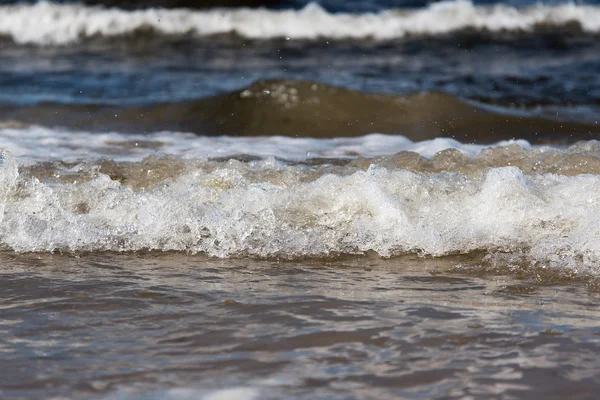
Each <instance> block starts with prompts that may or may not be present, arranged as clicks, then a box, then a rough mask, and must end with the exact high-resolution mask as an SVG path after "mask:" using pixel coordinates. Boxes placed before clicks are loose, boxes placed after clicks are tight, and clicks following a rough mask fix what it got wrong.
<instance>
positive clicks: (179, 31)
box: [0, 0, 600, 45]
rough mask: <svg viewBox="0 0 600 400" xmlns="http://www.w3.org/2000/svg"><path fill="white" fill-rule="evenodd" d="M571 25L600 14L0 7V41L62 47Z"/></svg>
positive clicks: (541, 9) (540, 8)
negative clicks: (98, 40) (149, 39)
mask: <svg viewBox="0 0 600 400" xmlns="http://www.w3.org/2000/svg"><path fill="white" fill-rule="evenodd" d="M573 22H574V23H578V24H579V25H580V26H581V28H582V30H583V31H585V32H589V33H597V32H599V31H600V7H598V6H591V5H577V4H574V3H568V4H563V5H554V6H545V5H537V6H534V7H530V8H524V9H517V8H514V7H510V6H506V5H496V6H493V7H479V6H474V5H473V4H472V3H471V2H469V1H465V0H455V1H446V2H441V3H435V4H432V5H430V6H429V7H427V8H424V9H419V10H413V11H400V10H388V11H384V12H381V13H369V14H343V13H336V14H332V13H328V12H327V11H325V10H324V9H323V8H321V7H320V6H318V5H316V4H309V5H308V6H306V7H305V8H304V9H302V10H298V11H294V10H280V11H271V10H265V9H257V10H248V9H246V10H241V9H237V10H224V9H221V10H208V11H190V10H182V9H179V10H177V9H174V10H163V9H146V10H137V11H123V10H118V9H105V8H100V7H86V6H82V5H73V4H59V3H52V2H40V3H36V4H33V5H30V4H18V5H5V6H1V7H0V35H4V36H9V37H11V38H12V39H13V40H14V41H15V42H17V43H34V44H40V45H57V44H58V45H60V44H67V43H73V42H77V41H80V40H83V39H86V38H91V37H96V36H105V37H108V36H121V35H127V34H131V33H133V32H135V31H139V30H148V29H151V30H153V31H155V32H158V33H161V34H165V35H188V34H189V35H195V36H207V35H215V34H224V33H237V34H239V35H241V36H243V37H247V38H253V39H269V38H284V37H287V38H291V39H314V38H319V37H321V38H331V39H341V38H374V39H394V38H402V37H405V36H407V35H443V34H447V33H450V32H453V31H457V30H462V29H477V30H488V31H493V32H498V31H531V30H533V29H535V28H536V27H537V26H539V25H545V26H563V25H565V24H569V23H573Z"/></svg>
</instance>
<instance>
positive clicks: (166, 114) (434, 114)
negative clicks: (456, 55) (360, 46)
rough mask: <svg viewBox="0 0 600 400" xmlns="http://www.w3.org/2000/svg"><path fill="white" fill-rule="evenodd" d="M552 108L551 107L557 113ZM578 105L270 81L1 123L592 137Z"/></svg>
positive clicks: (490, 139)
mask: <svg viewBox="0 0 600 400" xmlns="http://www.w3.org/2000/svg"><path fill="white" fill-rule="evenodd" d="M550 111H551V112H550ZM571 111H573V108H572V107H563V108H561V107H557V106H555V107H552V108H551V109H550V110H545V109H544V108H543V107H541V108H532V109H510V108H507V107H499V106H490V105H486V104H483V103H479V102H473V101H466V100H463V99H460V98H457V97H454V96H452V95H449V94H444V93H435V92H433V93H416V94H409V95H389V94H373V93H363V92H359V91H355V90H349V89H344V88H340V87H336V86H331V85H326V84H322V83H317V82H310V81H294V80H263V81H258V82H255V83H254V84H252V85H250V86H248V87H246V88H242V89H239V90H235V91H233V92H230V93H224V94H219V95H216V96H212V97H208V98H203V99H198V100H190V101H182V102H171V103H159V104H150V105H143V106H110V105H101V104H99V105H77V104H38V105H33V106H5V107H2V109H0V121H13V122H17V123H21V124H37V125H43V126H48V127H64V128H69V129H72V130H80V131H89V130H90V129H94V130H96V131H101V132H110V131H118V132H128V133H136V132H137V133H146V132H156V131H158V130H166V131H167V130H168V131H178V132H192V133H196V134H199V135H205V136H214V135H219V136H222V135H231V136H289V137H317V138H335V137H340V138H341V137H352V136H361V135H366V134H369V133H375V132H376V133H386V134H399V135H403V136H405V137H407V138H409V139H411V140H414V141H422V140H425V139H434V138H437V137H452V138H455V139H457V140H461V141H472V142H475V143H494V142H498V141H499V140H510V139H512V138H514V137H519V138H522V139H526V140H529V141H531V142H535V143H539V142H563V143H564V142H567V143H572V142H574V141H576V140H590V139H594V138H596V137H597V135H598V134H599V133H600V125H599V124H598V121H599V120H600V119H599V118H598V112H597V111H594V108H593V107H592V108H590V109H589V110H586V111H585V112H583V111H582V110H580V109H576V110H575V111H577V112H571Z"/></svg>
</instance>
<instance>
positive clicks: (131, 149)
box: [0, 126, 531, 162]
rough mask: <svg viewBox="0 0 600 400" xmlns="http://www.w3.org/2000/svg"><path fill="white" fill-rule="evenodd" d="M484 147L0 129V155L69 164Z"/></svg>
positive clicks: (378, 137) (426, 152)
mask: <svg viewBox="0 0 600 400" xmlns="http://www.w3.org/2000/svg"><path fill="white" fill-rule="evenodd" d="M510 144H517V145H519V146H521V147H523V148H526V149H529V148H531V145H530V144H529V143H528V142H527V141H525V140H510V141H501V142H498V143H496V144H495V145H493V147H494V146H506V145H510ZM487 147H490V146H489V145H488V146H483V145H475V144H465V143H460V142H459V141H457V140H454V139H451V138H436V139H433V140H425V141H422V142H412V141H411V140H409V139H407V138H405V137H404V136H400V135H398V136H394V135H382V134H371V135H366V136H362V137H357V138H336V139H312V138H290V137H284V136H264V137H232V136H212V137H209V136H197V135H194V134H191V133H181V132H157V133H152V134H143V135H132V134H122V133H91V132H86V131H79V132H78V131H70V130H65V129H60V128H46V127H40V126H31V127H26V128H0V149H4V150H8V151H10V152H11V153H12V154H13V155H14V156H15V157H18V158H20V160H21V162H28V161H29V162H36V161H48V160H74V159H81V158H98V157H106V158H111V159H114V160H116V161H136V160H138V161H139V160H141V159H142V158H144V157H148V156H156V155H158V154H168V155H174V156H178V157H184V158H200V157H229V156H233V155H240V154H245V155H251V156H257V157H269V156H272V157H278V158H283V159H286V160H302V159H306V158H314V157H330V158H336V157H355V156H357V155H358V156H378V155H389V154H395V153H398V152H400V151H414V152H416V153H419V154H421V155H422V156H424V157H431V156H433V155H434V154H435V153H437V152H438V151H440V150H444V149H458V150H460V151H461V152H462V153H464V154H466V155H470V156H473V155H476V154H478V153H479V152H480V151H481V150H482V149H485V148H487Z"/></svg>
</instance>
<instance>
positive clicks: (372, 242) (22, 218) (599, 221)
mask: <svg viewBox="0 0 600 400" xmlns="http://www.w3.org/2000/svg"><path fill="white" fill-rule="evenodd" d="M72 137H77V135H75V134H72ZM171 137H172V138H177V136H176V135H174V136H173V135H171ZM374 138H377V142H379V143H380V144H381V143H386V138H387V139H388V142H387V143H388V144H389V143H391V144H394V142H395V143H396V148H395V150H397V151H398V152H397V153H396V154H390V155H388V156H378V157H373V154H372V153H375V151H374V150H373V149H369V146H368V145H366V144H368V143H369V142H370V141H371V142H374V140H373V139H374ZM113 139H114V138H113ZM187 139H189V141H190V142H193V140H191V139H190V138H187ZM5 140H6V139H5ZM133 140H135V138H133ZM172 140H174V139H172ZM198 140H199V141H204V142H203V145H205V146H207V147H208V148H210V145H207V143H209V142H208V140H209V139H208V138H201V137H200V138H198ZM210 140H214V139H210ZM222 140H225V141H227V142H228V146H227V147H229V148H233V149H235V148H243V147H244V146H245V143H244V140H245V139H244V138H238V139H236V138H224V139H222ZM236 140H239V143H237V144H236V143H235V142H236ZM255 140H258V142H260V140H261V139H260V138H258V139H255ZM262 140H265V141H268V140H275V139H274V138H264V139H262ZM278 140H280V141H281V142H280V143H279V144H278V146H279V148H280V149H285V148H286V145H285V144H286V141H287V147H288V148H289V149H291V148H293V147H294V143H296V144H299V145H300V146H299V147H300V148H301V150H302V151H309V152H310V151H313V152H316V153H318V152H319V151H321V152H322V153H323V154H322V156H327V155H328V154H329V153H334V154H329V155H333V156H334V158H327V157H325V158H323V157H319V158H310V157H308V158H307V157H304V158H301V157H300V156H299V153H297V154H296V156H295V157H288V158H287V159H285V157H280V158H276V157H273V156H272V155H267V154H262V155H261V156H249V155H237V156H234V157H232V158H231V157H217V158H215V157H214V156H215V155H216V154H211V155H210V156H204V157H197V156H193V155H194V151H193V149H192V150H191V153H190V154H191V155H190V154H187V155H186V154H184V153H180V154H175V155H173V154H172V155H168V156H167V155H162V156H161V155H160V154H156V153H155V155H153V156H149V157H148V156H147V154H143V153H142V154H138V157H139V156H145V157H146V158H144V159H141V160H140V159H139V158H138V159H137V160H133V158H134V157H133V158H132V157H125V158H124V159H121V160H119V159H118V157H116V159H111V158H107V156H106V155H102V157H103V158H98V157H100V155H99V154H98V153H95V157H87V158H86V159H85V160H82V159H79V160H77V159H73V160H71V161H64V160H58V159H55V160H54V161H51V160H50V159H47V160H46V161H40V160H37V161H36V160H34V159H31V158H29V159H28V158H27V157H22V158H19V159H18V160H20V161H17V159H15V157H14V156H13V155H12V154H11V153H10V152H6V151H5V152H3V153H2V165H1V169H0V190H1V193H2V196H1V197H0V202H1V207H0V211H1V222H0V242H1V244H2V247H4V248H5V249H8V250H13V251H16V252H55V251H59V252H72V253H78V252H92V251H93V252H96V251H118V252H135V251H147V250H154V251H177V252H185V253H192V254H206V255H208V256H214V257H220V258H230V257H247V256H249V257H255V258H272V257H280V258H285V259H297V258H311V257H319V258H320V257H335V256H339V255H344V254H365V253H372V252H375V253H377V254H379V255H380V256H382V257H393V256H398V255H403V254H407V253H416V254H419V255H423V256H434V257H438V256H445V255H452V254H460V253H473V252H483V253H485V254H489V255H488V256H487V257H488V259H489V257H496V258H498V257H500V258H502V260H505V262H517V261H518V262H519V263H526V264H528V265H535V266H540V267H553V268H561V269H568V270H572V271H575V272H577V273H585V274H596V273H597V271H596V270H597V265H598V262H600V228H599V227H600V200H599V199H598V196H597V193H598V192H599V191H600V175H599V174H600V145H598V143H597V142H584V143H580V144H576V145H573V146H571V147H569V148H564V149H558V148H552V147H544V146H531V145H528V144H527V143H526V142H522V141H521V142H517V143H520V144H521V145H518V144H516V143H513V144H510V145H508V146H507V143H502V146H498V145H496V146H492V147H489V148H488V147H485V146H475V145H463V144H461V143H458V142H454V146H452V145H451V144H452V143H453V142H452V141H448V142H446V144H447V146H446V147H449V148H446V150H443V149H442V148H440V147H443V146H441V143H442V142H440V140H442V139H440V140H438V141H429V142H422V143H417V144H415V143H412V142H410V141H408V140H407V139H405V138H402V137H392V136H384V135H370V136H366V137H361V138H355V139H343V140H341V143H342V145H341V147H342V148H344V146H345V147H350V148H352V152H346V153H344V152H341V153H339V152H338V153H336V152H335V151H334V149H333V148H334V147H335V146H334V144H335V141H333V140H324V139H291V138H286V139H283V138H279V139H278ZM24 143H26V141H24ZM400 143H403V144H404V146H405V147H404V148H402V146H400V145H399V144H400ZM361 145H362V146H361ZM132 147H135V146H132ZM218 147H219V144H218V143H217V142H213V148H214V149H217V148H218ZM256 148H263V149H268V148H269V146H262V145H261V146H258V145H257V146H256ZM361 148H362V149H363V150H362V154H361ZM392 148H393V146H392ZM338 150H339V149H338ZM406 150H411V151H406ZM440 150H441V151H440ZM88 151H89V152H90V153H92V154H94V151H97V150H94V149H91V148H90V149H88ZM415 151H417V152H415ZM328 152H329V153H328ZM435 152H437V153H435ZM284 153H285V152H284ZM419 153H421V154H419ZM434 153H435V154H434ZM341 154H345V155H344V156H341ZM63 155H64V154H63ZM283 155H285V154H283ZM211 156H212V157H211ZM280 156H281V155H280ZM490 255H491V256H490ZM506 260H508V261H506ZM511 260H512V261H511Z"/></svg>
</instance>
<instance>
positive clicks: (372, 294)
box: [0, 253, 600, 399]
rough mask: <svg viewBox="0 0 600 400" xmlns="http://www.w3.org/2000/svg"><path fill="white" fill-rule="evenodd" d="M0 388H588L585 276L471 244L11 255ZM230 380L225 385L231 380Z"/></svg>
mask: <svg viewBox="0 0 600 400" xmlns="http://www.w3.org/2000/svg"><path fill="white" fill-rule="evenodd" d="M0 257H1V259H2V264H3V265H4V267H3V269H2V271H1V272H0V275H1V277H0V293H1V295H0V309H1V315H2V318H1V322H0V323H1V330H2V345H1V347H0V369H2V371H3V374H2V380H0V394H1V395H2V397H3V398H7V399H8V398H11V399H17V398H23V399H25V398H27V399H38V398H39V399H42V398H44V399H47V398H94V399H142V398H144V399H147V398H153V399H197V398H202V399H213V398H224V399H225V398H227V399H248V398H255V399H259V398H261V399H262V398H266V399H276V398H283V397H287V398H299V399H302V398H306V399H315V398H323V399H324V398H328V399H347V398H372V399H376V398H377V399H385V398H432V399H433V398H435V399H442V398H444V399H450V398H528V399H536V398H541V397H543V398H549V399H554V398H555V399H562V398H566V397H568V398H573V399H576V398H579V399H584V398H593V397H594V396H595V394H596V393H597V391H598V389H599V388H600V380H599V379H598V375H597V369H598V367H599V366H600V364H599V363H600V361H598V359H597V357H596V356H595V353H596V352H597V351H598V349H599V346H600V324H599V323H598V318H599V317H600V312H599V310H600V309H599V306H600V298H599V297H598V293H597V292H596V291H595V290H594V288H592V287H590V286H589V285H588V282H585V281H578V280H569V279H566V280H564V279H563V280H560V279H557V280H556V281H555V282H553V283H552V282H548V281H540V280H538V279H537V278H536V277H535V276H533V275H530V276H518V275H515V274H511V273H510V272H507V273H506V274H498V273H495V274H492V273H489V272H488V273H483V274H482V273H480V272H477V273H475V272H471V273H470V272H465V271H464V270H459V271H457V270H455V269H453V266H455V265H456V264H458V263H463V264H464V263H465V262H469V260H468V257H466V258H465V257H463V259H460V258H447V259H422V258H414V257H409V258H406V257H405V258H397V259H391V260H381V259H373V258H358V259H357V258H354V259H347V260H337V261H322V262H315V261H306V262H302V261H299V262H280V261H251V260H224V261H215V260H208V259H204V258H201V257H187V256H182V255H177V254H164V255H161V254H145V255H144V254H129V255H123V254H121V255H115V254H87V255H82V256H81V257H70V256H60V255H20V256H15V255H11V254H7V253H2V254H1V255H0ZM219 396H222V397H219Z"/></svg>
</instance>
